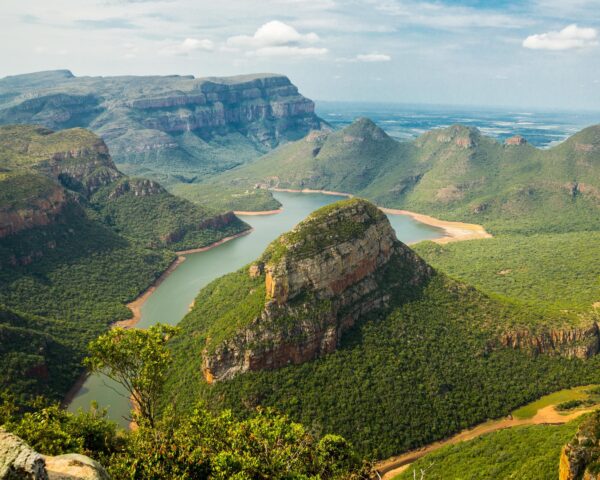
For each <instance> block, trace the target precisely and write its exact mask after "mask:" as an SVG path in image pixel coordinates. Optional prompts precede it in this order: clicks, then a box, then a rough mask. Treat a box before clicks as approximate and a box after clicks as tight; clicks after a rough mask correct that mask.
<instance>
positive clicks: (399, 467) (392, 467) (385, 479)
mask: <svg viewBox="0 0 600 480" xmlns="http://www.w3.org/2000/svg"><path fill="white" fill-rule="evenodd" d="M554 407H555V405H548V406H547V407H544V408H541V409H540V410H538V412H537V413H536V414H535V416H533V417H532V418H523V419H519V418H514V417H509V418H503V419H500V420H491V421H489V422H485V423H482V424H480V425H477V426H476V427H474V428H471V429H468V430H463V431H462V432H460V433H457V434H456V435H454V436H452V437H450V438H448V439H446V440H442V441H439V442H434V443H431V444H429V445H427V446H425V447H422V448H420V449H418V450H412V451H410V452H407V453H404V454H402V455H399V456H397V457H392V458H390V459H388V460H384V461H382V462H379V463H378V464H376V465H375V468H376V469H377V471H378V472H379V474H380V475H381V478H382V480H392V479H393V478H394V477H395V476H396V475H399V474H401V473H402V472H404V471H405V470H407V469H408V468H409V467H410V465H411V464H412V463H413V462H415V461H417V460H418V459H419V458H421V457H423V456H425V455H427V454H428V453H431V452H434V451H436V450H438V449H440V448H442V447H444V446H446V445H454V444H456V443H460V442H465V441H467V440H472V439H474V438H476V437H479V436H481V435H484V434H486V433H490V432H495V431H497V430H503V429H505V428H513V427H519V426H521V425H543V424H550V425H559V424H563V423H567V422H570V421H571V420H574V419H576V418H577V417H579V416H581V415H583V414H585V413H589V412H591V411H593V410H594V408H587V409H583V410H578V411H576V412H573V413H570V414H566V415H563V414H561V413H559V412H557V411H556V409H555V408H554Z"/></svg>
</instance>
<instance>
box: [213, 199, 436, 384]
mask: <svg viewBox="0 0 600 480" xmlns="http://www.w3.org/2000/svg"><path fill="white" fill-rule="evenodd" d="M432 273H433V271H432V269H431V268H430V267H429V266H428V265H427V264H426V263H425V262H424V261H423V260H421V259H420V258H419V257H418V256H417V255H416V254H414V253H413V252H412V250H410V249H409V248H408V247H406V246H405V245H404V244H402V243H401V242H399V241H398V240H397V239H396V236H395V233H394V230H393V229H392V227H391V225H390V223H389V221H388V219H387V217H386V216H385V215H384V214H383V213H381V212H380V211H379V210H378V209H377V207H375V206H374V205H372V204H370V203H368V202H366V201H364V200H360V199H351V200H347V201H344V202H341V203H338V204H334V205H333V206H331V207H325V208H323V209H321V210H318V211H317V212H315V213H314V214H313V215H311V216H310V217H308V219H306V220H305V221H303V222H302V223H300V224H299V225H298V226H297V227H296V228H295V229H294V230H292V231H291V232H289V233H287V234H284V235H282V236H281V237H280V238H278V239H277V240H275V241H274V242H273V243H272V244H271V245H270V246H269V248H267V250H266V251H265V253H264V254H263V256H262V257H261V258H260V259H259V260H258V261H257V262H256V263H254V264H253V265H251V266H250V268H249V271H248V273H247V275H249V276H251V277H253V278H260V279H263V281H264V285H265V291H266V298H265V301H264V307H263V309H262V311H261V313H260V315H258V316H257V317H256V318H254V319H253V320H252V321H251V322H250V325H249V326H247V327H246V328H244V329H242V330H240V331H238V332H236V333H235V335H234V336H232V337H231V338H229V339H227V340H225V341H223V342H222V343H221V344H219V345H212V344H211V343H210V340H209V343H208V344H207V347H206V349H205V351H204V352H203V371H204V377H205V379H206V380H207V381H208V382H209V383H210V382H214V381H218V380H224V379H229V378H232V377H234V376H235V375H238V374H240V373H243V372H247V371H253V370H262V369H273V368H279V367H282V366H285V365H287V364H299V363H303V362H306V361H309V360H313V359H315V358H318V357H320V356H323V355H326V354H328V353H331V352H333V351H335V350H336V349H337V347H338V346H339V344H340V341H341V338H342V335H343V334H344V333H345V332H346V331H348V330H349V329H350V328H352V326H353V325H354V324H355V323H356V322H357V321H358V320H359V319H360V318H361V317H363V316H364V315H366V314H368V313H369V312H371V311H374V310H377V309H382V308H385V307H386V306H388V305H389V304H390V299H391V295H390V291H391V290H393V289H395V290H400V289H418V288H419V287H420V286H422V285H423V284H424V283H425V282H426V281H427V280H428V278H429V277H430V275H431V274H432ZM384 277H385V280H384Z"/></svg>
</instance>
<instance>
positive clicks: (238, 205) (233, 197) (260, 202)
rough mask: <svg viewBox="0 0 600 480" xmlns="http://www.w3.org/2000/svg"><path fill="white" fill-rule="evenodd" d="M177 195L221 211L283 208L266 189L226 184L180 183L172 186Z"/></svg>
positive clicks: (261, 210) (257, 210) (253, 210)
mask: <svg viewBox="0 0 600 480" xmlns="http://www.w3.org/2000/svg"><path fill="white" fill-rule="evenodd" d="M172 191H173V193H174V194H175V195H177V196H179V197H183V198H186V199H188V200H190V201H192V202H194V203H198V204H200V205H210V206H211V207H212V208H215V209H217V210H220V211H227V210H235V211H244V212H263V211H268V210H277V209H278V208H281V203H279V202H278V201H277V200H275V199H274V198H273V195H271V192H269V191H268V190H264V189H250V188H248V189H246V190H240V189H239V188H236V187H226V186H224V185H210V184H206V183H199V184H188V183H180V184H177V185H175V186H174V187H173V188H172Z"/></svg>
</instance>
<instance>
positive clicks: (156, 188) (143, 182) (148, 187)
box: [108, 178, 166, 200]
mask: <svg viewBox="0 0 600 480" xmlns="http://www.w3.org/2000/svg"><path fill="white" fill-rule="evenodd" d="M165 192H166V190H165V189H164V188H163V187H162V186H161V185H160V184H158V183H156V182H155V181H153V180H148V179H142V178H140V179H137V178H136V179H130V180H126V181H124V182H121V183H119V184H118V185H117V187H116V188H115V189H114V190H113V191H112V192H111V194H110V195H109V196H108V198H109V200H114V199H116V198H119V197H122V196H123V195H126V194H128V193H131V194H132V195H134V196H136V197H147V196H150V195H158V194H161V193H165Z"/></svg>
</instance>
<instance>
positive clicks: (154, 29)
mask: <svg viewBox="0 0 600 480" xmlns="http://www.w3.org/2000/svg"><path fill="white" fill-rule="evenodd" d="M2 4H3V5H2V9H1V11H0V55H1V56H0V58H2V62H1V63H0V76H4V75H12V74H17V73H24V72H30V71H39V70H48V69H57V68H68V69H70V70H72V71H73V73H75V74H76V75H122V74H136V75H140V74H174V73H177V74H193V75H196V76H218V75H234V74H239V73H252V72H277V73H284V74H287V75H289V76H290V78H291V79H292V81H294V82H295V83H296V84H297V85H298V86H299V87H300V89H301V91H302V92H303V93H304V94H305V95H307V96H309V97H311V98H314V99H323V100H354V101H380V102H399V103H402V102H409V103H430V104H460V105H493V106H506V107H517V106H523V107H534V108H541V109H551V108H568V109H586V110H600V45H599V43H600V31H599V30H600V15H599V13H598V12H600V0H534V1H517V0H500V1H487V0H462V1H436V0H431V1H426V2H421V1H415V0H318V1H317V0H262V1H250V0H220V1H215V0H210V1H207V0H53V1H51V2H49V1H47V0H3V1H2Z"/></svg>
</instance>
